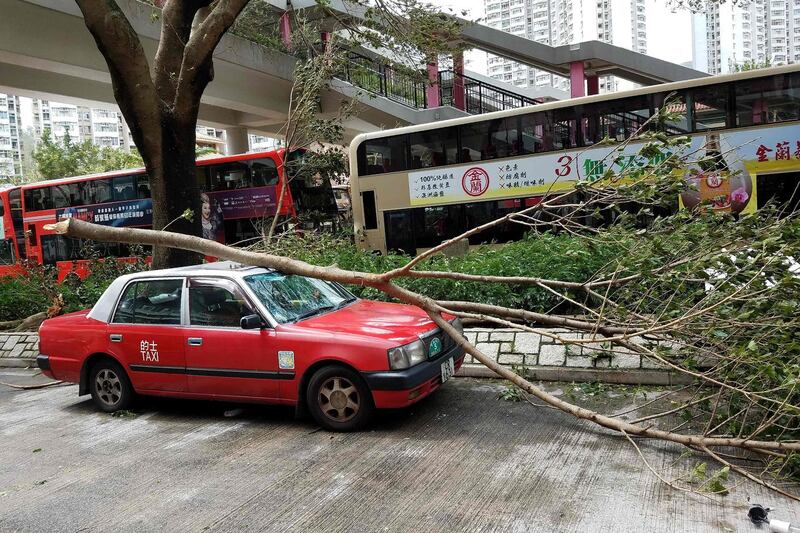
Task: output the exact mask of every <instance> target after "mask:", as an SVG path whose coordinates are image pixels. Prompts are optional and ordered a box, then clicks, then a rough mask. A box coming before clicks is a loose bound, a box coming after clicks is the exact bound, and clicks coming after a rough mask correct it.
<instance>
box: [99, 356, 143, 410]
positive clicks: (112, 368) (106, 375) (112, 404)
mask: <svg viewBox="0 0 800 533" xmlns="http://www.w3.org/2000/svg"><path fill="white" fill-rule="evenodd" d="M89 389H90V391H91V393H92V400H94V403H95V405H97V407H99V408H100V409H101V410H102V411H105V412H106V413H113V412H115V411H121V410H123V409H127V408H128V407H130V405H131V403H132V402H133V396H134V391H133V387H132V386H131V382H130V380H129V379H128V375H127V374H125V370H124V369H123V368H122V366H120V364H119V363H117V362H116V361H112V360H110V359H103V360H101V361H98V362H97V363H96V364H95V365H94V366H93V367H92V370H91V371H90V372H89Z"/></svg>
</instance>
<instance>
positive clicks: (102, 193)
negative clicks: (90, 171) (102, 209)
mask: <svg viewBox="0 0 800 533" xmlns="http://www.w3.org/2000/svg"><path fill="white" fill-rule="evenodd" d="M86 186H87V189H88V192H89V203H91V204H103V203H106V202H110V201H111V199H112V198H113V195H112V194H111V192H112V189H111V180H110V179H100V180H89V181H87V182H86Z"/></svg>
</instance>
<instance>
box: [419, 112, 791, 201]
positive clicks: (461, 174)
mask: <svg viewBox="0 0 800 533" xmlns="http://www.w3.org/2000/svg"><path fill="white" fill-rule="evenodd" d="M642 146H643V143H631V144H629V145H627V146H625V147H624V148H622V149H617V150H615V148H614V147H613V146H602V147H597V148H586V149H583V150H569V151H563V152H552V153H544V154H540V155H530V156H520V157H516V158H507V159H503V160H497V161H481V162H475V163H466V164H463V165H458V166H452V167H447V168H436V169H427V170H426V169H422V170H417V171H413V172H410V173H409V175H408V192H409V196H410V200H411V205H412V206H424V205H441V204H450V203H462V202H470V201H477V200H488V199H492V198H508V197H515V196H534V195H541V194H545V193H547V192H548V191H552V192H555V191H560V190H566V189H569V188H571V187H573V186H574V184H575V182H576V181H578V180H589V181H592V180H596V179H599V178H600V177H602V176H603V174H604V173H605V172H606V171H608V170H612V171H614V172H621V171H624V170H625V169H626V168H628V167H629V166H631V165H633V166H642V165H644V164H647V163H648V162H649V163H654V164H657V163H658V162H659V161H663V160H664V159H665V158H666V157H667V155H668V154H657V155H656V156H655V157H653V158H651V159H650V160H647V159H645V158H643V157H642V156H640V155H638V152H639V150H640V149H641V147H642ZM708 150H711V151H710V152H708V153H706V151H708ZM712 152H713V153H712ZM684 153H685V154H687V155H689V157H688V159H689V160H690V161H693V160H699V159H703V158H704V157H707V156H708V157H712V156H713V157H715V158H717V159H720V162H719V164H717V165H715V168H713V169H708V168H706V169H701V168H696V169H694V171H693V172H692V173H691V175H687V179H690V180H692V181H693V182H695V185H696V186H697V187H696V188H697V191H694V192H692V193H687V194H686V195H684V196H683V198H682V201H683V203H684V205H686V206H687V207H692V206H693V205H696V204H697V203H699V202H700V201H701V200H710V199H711V198H715V199H716V200H715V201H714V208H715V209H717V208H719V209H724V210H730V211H733V212H752V211H754V210H755V208H756V205H757V201H756V197H757V194H758V193H757V190H756V187H755V178H756V175H757V174H767V173H775V172H789V171H797V170H800V126H798V125H786V126H780V125H777V126H772V127H763V128H758V129H750V130H744V131H733V132H725V133H714V132H710V133H708V134H700V135H694V136H693V137H692V141H691V144H690V146H689V147H688V148H686V149H685V152H684Z"/></svg>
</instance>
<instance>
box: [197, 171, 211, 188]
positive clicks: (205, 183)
mask: <svg viewBox="0 0 800 533" xmlns="http://www.w3.org/2000/svg"><path fill="white" fill-rule="evenodd" d="M194 175H195V178H197V186H198V187H199V188H200V190H201V191H207V190H208V189H209V188H210V187H211V183H210V182H209V180H208V167H206V166H200V165H198V166H196V167H194Z"/></svg>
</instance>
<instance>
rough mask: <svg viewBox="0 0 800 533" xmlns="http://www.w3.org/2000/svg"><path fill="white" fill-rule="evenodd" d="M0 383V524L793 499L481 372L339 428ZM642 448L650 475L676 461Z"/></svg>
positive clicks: (415, 525)
mask: <svg viewBox="0 0 800 533" xmlns="http://www.w3.org/2000/svg"><path fill="white" fill-rule="evenodd" d="M0 381H8V376H7V375H0ZM548 387H549V388H550V389H553V390H556V391H557V392H559V391H558V390H557V387H558V386H556V385H549V386H548ZM3 389H4V387H2V386H0V531H3V532H6V531H65V532H77V531H81V532H84V531H87V532H88V531H137V532H138V531H320V532H321V531H324V532H336V531H343V532H344V531H348V532H350V531H358V532H366V531H398V532H405V531H421V532H428V531H447V532H454V531H470V532H471V531H504V532H505V531H547V532H551V531H592V532H604V531H609V532H611V531H614V532H618V531H652V532H661V531H665V532H666V531H670V532H679V531H680V532H683V531H704V532H705V531H759V530H758V529H756V528H755V527H754V526H753V525H752V524H750V523H749V522H748V521H747V520H746V512H747V508H748V500H749V501H750V502H754V503H762V504H764V505H765V506H769V507H773V508H775V509H776V510H775V511H774V512H773V517H775V518H781V519H786V520H794V521H795V522H800V509H798V506H797V505H796V504H795V503H793V502H790V501H789V500H786V499H783V498H780V497H779V496H777V495H775V494H772V493H770V492H768V491H767V490H766V489H763V488H761V487H760V486H757V485H755V484H752V483H750V482H747V481H742V480H741V479H737V478H736V477H735V476H734V477H733V479H732V480H731V482H730V483H729V485H730V486H732V487H733V486H734V485H736V486H735V488H733V490H732V493H731V495H729V496H727V497H713V498H704V497H701V496H697V495H693V494H687V493H682V492H677V491H675V490H672V489H669V488H668V487H666V486H664V485H663V484H661V483H660V482H659V481H658V480H657V479H655V478H654V476H653V475H652V474H651V473H650V472H649V470H647V468H646V467H645V466H644V465H643V463H642V462H641V460H640V459H639V458H638V455H637V454H636V451H635V450H634V449H633V448H632V447H631V446H630V445H629V444H628V443H627V442H626V441H624V440H623V439H621V438H619V437H617V436H614V435H611V434H609V433H606V432H604V431H601V430H599V429H597V428H596V427H594V426H592V425H589V424H585V423H580V422H578V421H576V420H575V419H573V418H572V417H570V416H568V415H566V414H563V413H561V412H558V411H555V410H552V409H547V408H536V407H532V406H530V405H528V404H525V403H509V402H503V401H499V400H496V396H497V393H498V391H499V390H501V389H502V387H501V386H500V385H498V384H497V383H496V382H489V381H486V380H483V381H479V380H472V379H467V378H461V379H456V380H454V381H453V382H452V383H448V384H447V385H446V386H445V387H443V388H442V390H440V391H439V392H438V393H437V394H436V395H434V396H433V397H431V398H429V399H427V400H425V401H423V402H422V403H421V404H420V405H418V406H416V407H414V408H413V409H409V410H404V411H398V412H392V413H385V414H384V415H383V416H382V417H381V419H380V420H379V421H378V422H377V423H376V424H375V425H374V426H373V427H372V429H371V430H370V431H365V432H362V433H355V434H332V433H327V432H325V431H322V430H319V429H318V428H316V427H315V426H313V425H312V424H311V422H309V421H296V420H294V418H293V412H292V410H291V409H284V408H270V407H262V406H231V405H223V404H214V403H208V402H188V401H187V402H184V401H164V400H147V401H145V402H144V403H143V404H142V405H140V406H139V407H137V409H136V416H135V417H112V416H110V415H106V414H101V413H99V412H97V411H95V409H94V407H93V406H92V404H91V402H90V401H89V400H88V399H87V397H82V398H79V397H78V396H77V391H76V388H75V387H74V386H67V387H56V388H51V389H42V390H31V391H18V390H14V391H10V390H8V389H7V388H5V389H6V390H3ZM602 401H606V402H612V403H614V402H616V403H617V404H619V405H614V406H613V408H615V409H616V408H620V406H621V405H623V404H625V403H626V402H628V403H629V402H630V401H631V400H630V399H629V398H616V399H614V398H611V399H605V400H602ZM226 415H228V416H226ZM641 446H642V450H643V451H644V453H645V454H646V455H647V457H648V460H649V461H650V462H651V464H653V465H654V466H655V467H656V468H659V469H663V472H664V474H665V475H666V476H670V475H672V476H676V475H678V474H679V473H681V472H684V471H686V469H687V468H690V467H691V465H692V464H693V463H692V460H688V461H686V460H678V458H679V455H680V453H681V451H682V450H681V449H679V448H677V447H673V446H670V445H667V444H665V443H660V442H652V443H642V444H641ZM37 450H38V451H37ZM676 461H677V463H676ZM711 467H712V465H709V470H711ZM739 483H741V484H739ZM761 531H764V529H762V530H761Z"/></svg>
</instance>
